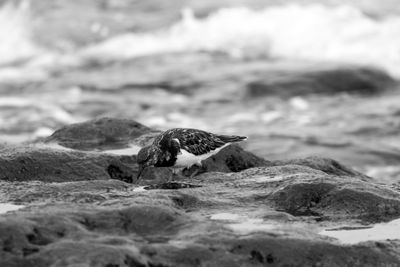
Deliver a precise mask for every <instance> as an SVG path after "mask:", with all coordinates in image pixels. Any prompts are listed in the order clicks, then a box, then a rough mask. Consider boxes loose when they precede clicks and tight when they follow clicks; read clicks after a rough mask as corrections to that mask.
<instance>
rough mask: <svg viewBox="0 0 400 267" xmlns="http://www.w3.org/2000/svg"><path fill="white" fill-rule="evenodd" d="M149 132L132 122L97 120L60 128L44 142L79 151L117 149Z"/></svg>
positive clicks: (109, 119) (124, 120) (107, 119)
mask: <svg viewBox="0 0 400 267" xmlns="http://www.w3.org/2000/svg"><path fill="white" fill-rule="evenodd" d="M151 132H152V130H151V129H150V128H148V127H146V126H144V125H142V124H140V123H138V122H136V121H133V120H128V119H113V118H99V119H94V120H90V121H87V122H82V123H76V124H71V125H68V126H65V127H62V128H61V129H58V130H57V131H55V132H54V133H53V134H52V135H51V136H49V137H48V138H46V139H45V140H44V142H45V143H52V142H55V143H58V144H59V145H61V146H64V147H68V148H74V149H80V150H91V149H92V150H93V149H107V148H118V147H125V146H127V144H129V143H132V142H133V141H134V140H135V139H137V138H138V137H140V136H142V135H145V134H149V133H151Z"/></svg>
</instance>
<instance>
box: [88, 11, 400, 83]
mask: <svg viewBox="0 0 400 267" xmlns="http://www.w3.org/2000/svg"><path fill="white" fill-rule="evenodd" d="M399 47H400V17H399V16H392V17H388V18H384V19H380V20H375V19H373V18H371V17H368V16H367V15H365V14H363V13H362V12H361V11H360V10H358V9H356V8H355V7H351V6H339V7H325V6H323V5H319V4H312V5H305V6H304V5H303V6H301V5H286V6H277V7H269V8H266V9H262V10H250V9H248V8H245V7H243V8H238V7H235V8H225V9H220V10H218V11H216V12H215V13H213V14H211V15H210V16H208V17H207V18H204V19H198V18H196V17H194V16H193V14H192V12H191V10H189V9H187V10H184V11H183V17H182V20H181V21H180V22H178V23H176V24H175V25H173V26H171V27H170V28H169V29H168V30H165V31H158V32H149V33H140V34H133V33H128V34H124V35H120V36H116V37H114V38H111V39H109V40H107V41H105V42H103V43H100V44H98V45H95V46H92V47H90V48H87V49H86V50H84V52H83V55H85V56H89V57H95V58H103V59H124V58H131V57H137V56H144V55H150V54H155V53H167V52H188V51H222V52H226V53H228V54H230V55H231V56H234V57H255V56H256V57H260V56H271V57H281V58H289V59H306V60H316V61H335V62H349V63H359V64H372V65H375V66H378V67H382V68H385V69H386V70H388V71H389V72H390V73H391V74H394V75H397V76H400V49H399Z"/></svg>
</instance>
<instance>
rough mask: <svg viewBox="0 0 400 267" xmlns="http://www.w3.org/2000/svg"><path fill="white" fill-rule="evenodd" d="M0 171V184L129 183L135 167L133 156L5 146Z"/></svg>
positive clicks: (1, 155)
mask: <svg viewBox="0 0 400 267" xmlns="http://www.w3.org/2000/svg"><path fill="white" fill-rule="evenodd" d="M122 166H123V168H122ZM0 172H1V174H0V180H3V181H33V180H38V181H43V182H66V181H82V180H106V179H110V178H113V179H119V180H123V181H126V182H130V181H131V180H132V178H131V176H132V175H133V174H134V173H135V172H137V165H136V157H135V156H131V157H130V156H116V155H109V154H102V153H90V152H80V151H73V150H61V149H51V148H39V147H35V146H27V147H12V146H7V147H3V148H1V149H0Z"/></svg>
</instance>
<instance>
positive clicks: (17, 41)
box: [0, 1, 39, 66]
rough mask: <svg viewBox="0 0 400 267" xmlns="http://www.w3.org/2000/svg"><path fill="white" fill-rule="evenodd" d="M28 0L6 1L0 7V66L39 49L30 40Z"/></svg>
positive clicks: (27, 56)
mask: <svg viewBox="0 0 400 267" xmlns="http://www.w3.org/2000/svg"><path fill="white" fill-rule="evenodd" d="M30 13H31V12H30V2H29V1H18V2H17V3H16V2H12V1H8V2H6V3H5V4H3V5H2V6H1V9H0V66H1V65H7V64H14V63H18V62H20V61H24V60H27V59H29V58H31V57H33V56H35V55H36V54H37V53H38V51H39V49H38V48H37V47H36V45H35V44H34V42H33V41H32V36H31V34H32V30H31V27H30V25H31V23H32V22H31V16H30V15H31V14H30Z"/></svg>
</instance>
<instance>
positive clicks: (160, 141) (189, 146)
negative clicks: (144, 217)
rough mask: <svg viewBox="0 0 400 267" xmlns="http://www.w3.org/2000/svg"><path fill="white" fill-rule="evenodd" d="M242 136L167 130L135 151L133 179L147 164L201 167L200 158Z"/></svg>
mask: <svg viewBox="0 0 400 267" xmlns="http://www.w3.org/2000/svg"><path fill="white" fill-rule="evenodd" d="M245 139H247V137H245V136H235V135H219V134H213V133H209V132H206V131H202V130H197V129H188V128H174V129H170V130H167V131H165V132H163V133H162V134H160V135H159V136H157V137H156V138H155V139H154V142H153V144H151V145H150V146H147V147H143V148H142V149H141V150H140V151H139V153H138V155H137V163H138V164H139V171H138V176H137V179H139V178H140V175H141V174H142V171H143V170H144V169H145V168H146V167H148V166H155V167H174V168H190V167H191V166H193V165H198V166H201V161H203V160H205V159H207V158H209V157H211V156H212V155H215V154H217V153H218V152H219V151H220V150H221V149H222V148H224V147H226V146H228V145H230V144H231V143H234V142H240V141H242V140H245ZM192 176H194V175H192Z"/></svg>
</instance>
